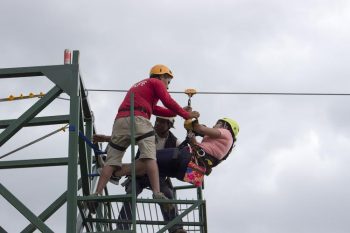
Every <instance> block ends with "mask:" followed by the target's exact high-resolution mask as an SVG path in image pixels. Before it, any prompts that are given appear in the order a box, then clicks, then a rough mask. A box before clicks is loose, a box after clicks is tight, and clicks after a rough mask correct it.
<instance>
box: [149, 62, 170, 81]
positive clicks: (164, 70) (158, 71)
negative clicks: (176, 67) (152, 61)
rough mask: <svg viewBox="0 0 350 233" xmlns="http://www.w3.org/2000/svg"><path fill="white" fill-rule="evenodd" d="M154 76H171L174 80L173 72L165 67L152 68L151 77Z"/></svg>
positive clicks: (156, 66)
mask: <svg viewBox="0 0 350 233" xmlns="http://www.w3.org/2000/svg"><path fill="white" fill-rule="evenodd" d="M154 74H168V75H170V76H171V77H172V78H173V77H174V76H173V72H171V70H170V69H169V68H168V67H166V66H165V65H155V66H153V67H152V69H151V71H150V72H149V76H152V75H154Z"/></svg>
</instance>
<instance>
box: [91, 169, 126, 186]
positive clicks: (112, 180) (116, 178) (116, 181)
mask: <svg viewBox="0 0 350 233" xmlns="http://www.w3.org/2000/svg"><path fill="white" fill-rule="evenodd" d="M97 173H98V174H99V175H101V173H102V168H98V169H97ZM121 178H122V177H120V176H114V175H112V176H111V178H109V182H111V183H112V184H115V185H118V184H119V180H120V179H121Z"/></svg>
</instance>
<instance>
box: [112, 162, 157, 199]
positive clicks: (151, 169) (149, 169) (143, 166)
mask: <svg viewBox="0 0 350 233" xmlns="http://www.w3.org/2000/svg"><path fill="white" fill-rule="evenodd" d="M135 169H136V175H138V176H140V175H144V174H147V175H148V178H149V181H150V183H151V188H152V191H153V192H154V193H159V192H160V188H159V171H158V164H157V161H156V160H154V159H138V160H136V162H135ZM129 175H131V165H130V164H123V165H122V168H121V169H120V170H118V171H116V172H114V176H129Z"/></svg>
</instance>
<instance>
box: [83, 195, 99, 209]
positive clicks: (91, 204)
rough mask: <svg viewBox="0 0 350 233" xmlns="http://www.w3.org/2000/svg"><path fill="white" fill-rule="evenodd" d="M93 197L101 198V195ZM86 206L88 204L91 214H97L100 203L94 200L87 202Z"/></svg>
mask: <svg viewBox="0 0 350 233" xmlns="http://www.w3.org/2000/svg"><path fill="white" fill-rule="evenodd" d="M91 196H95V197H96V196H100V194H98V193H94V194H92V195H91ZM86 204H87V207H88V209H89V211H90V213H91V214H96V210H97V207H98V205H99V204H98V202H97V201H93V200H92V201H87V202H86Z"/></svg>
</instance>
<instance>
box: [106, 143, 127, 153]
mask: <svg viewBox="0 0 350 233" xmlns="http://www.w3.org/2000/svg"><path fill="white" fill-rule="evenodd" d="M108 145H109V146H111V147H113V148H114V149H116V150H119V151H126V149H127V148H126V147H122V146H119V145H117V144H115V143H113V142H109V143H108Z"/></svg>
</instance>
